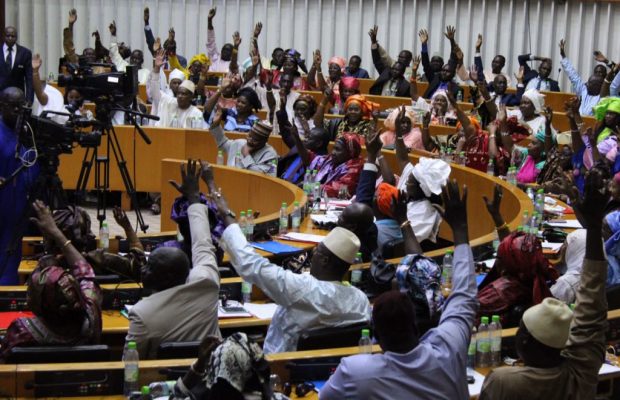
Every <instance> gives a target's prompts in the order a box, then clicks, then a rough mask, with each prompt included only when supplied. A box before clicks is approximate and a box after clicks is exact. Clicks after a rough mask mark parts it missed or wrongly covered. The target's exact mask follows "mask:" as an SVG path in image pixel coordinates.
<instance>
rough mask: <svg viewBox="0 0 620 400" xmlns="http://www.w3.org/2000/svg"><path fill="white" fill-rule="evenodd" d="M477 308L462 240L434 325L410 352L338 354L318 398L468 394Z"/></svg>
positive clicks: (469, 262) (468, 256) (469, 255)
mask: <svg viewBox="0 0 620 400" xmlns="http://www.w3.org/2000/svg"><path fill="white" fill-rule="evenodd" d="M477 309H478V302H477V300H476V280H475V274H474V261H473V256H472V253H471V248H470V247H469V246H468V245H466V244H461V245H458V246H457V247H456V248H455V251H454V278H453V292H452V294H451V295H450V297H448V299H447V300H446V303H445V304H444V311H443V314H442V316H441V320H440V322H439V326H438V327H437V328H433V329H431V330H429V331H428V332H427V333H426V334H425V335H424V336H423V337H422V338H421V339H420V343H419V344H418V346H417V347H416V348H415V349H413V350H411V351H410V352H409V353H406V354H399V353H393V352H389V351H388V352H386V353H384V354H374V355H371V354H359V355H355V356H351V357H346V358H343V359H342V360H341V361H340V365H339V366H338V369H337V370H336V372H334V374H333V375H332V376H331V378H330V379H329V381H327V383H326V384H325V386H324V387H323V389H322V390H321V392H320V393H319V398H320V399H321V400H328V399H345V398H346V399H360V398H367V399H410V398H416V399H468V398H469V391H468V388H467V377H466V363H467V347H468V344H469V339H470V335H471V326H472V324H473V322H474V318H475V316H476V312H477ZM438 382H441V384H437V383H438Z"/></svg>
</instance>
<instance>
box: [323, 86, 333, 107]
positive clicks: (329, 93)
mask: <svg viewBox="0 0 620 400" xmlns="http://www.w3.org/2000/svg"><path fill="white" fill-rule="evenodd" d="M333 98H334V90H333V89H332V88H331V87H329V86H326V87H325V90H324V91H323V100H321V101H323V102H324V103H329V102H331V101H332V99H333Z"/></svg>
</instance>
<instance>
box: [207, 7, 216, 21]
mask: <svg viewBox="0 0 620 400" xmlns="http://www.w3.org/2000/svg"><path fill="white" fill-rule="evenodd" d="M216 12H217V7H213V8H212V9H210V10H209V15H208V19H210V20H212V19H213V17H215V13H216Z"/></svg>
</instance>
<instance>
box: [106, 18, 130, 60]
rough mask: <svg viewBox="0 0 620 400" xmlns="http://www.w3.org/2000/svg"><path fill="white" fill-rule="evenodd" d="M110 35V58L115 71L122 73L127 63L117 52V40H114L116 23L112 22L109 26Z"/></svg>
mask: <svg viewBox="0 0 620 400" xmlns="http://www.w3.org/2000/svg"><path fill="white" fill-rule="evenodd" d="M108 28H109V29H110V35H111V36H112V37H111V39H110V58H111V59H112V62H113V63H114V65H115V66H116V70H117V71H119V72H124V71H125V68H126V67H127V65H129V63H128V62H127V61H125V60H124V59H123V57H122V56H121V54H120V53H119V51H118V40H117V39H116V21H112V23H111V24H110V26H109V27H108Z"/></svg>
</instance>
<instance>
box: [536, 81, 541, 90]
mask: <svg viewBox="0 0 620 400" xmlns="http://www.w3.org/2000/svg"><path fill="white" fill-rule="evenodd" d="M540 85H542V79H540V78H538V85H536V90H538V91H540Z"/></svg>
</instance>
